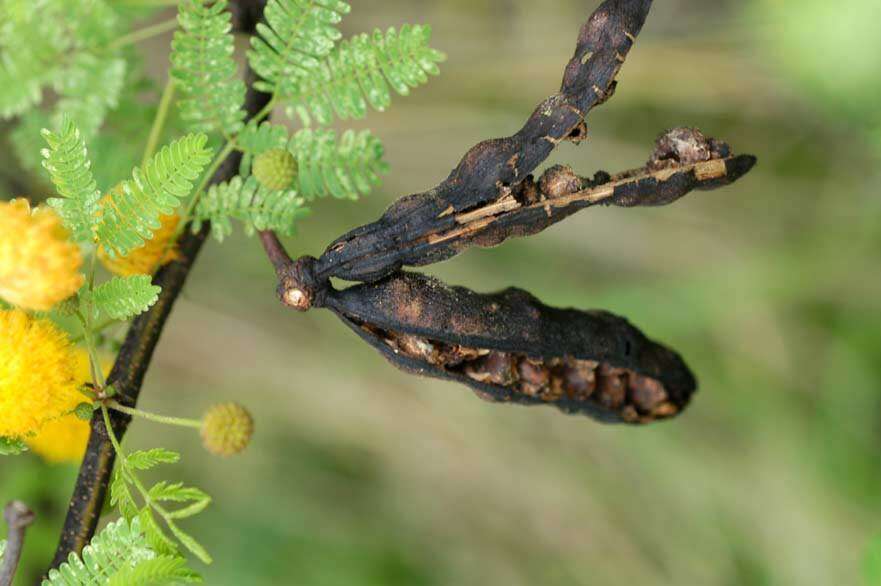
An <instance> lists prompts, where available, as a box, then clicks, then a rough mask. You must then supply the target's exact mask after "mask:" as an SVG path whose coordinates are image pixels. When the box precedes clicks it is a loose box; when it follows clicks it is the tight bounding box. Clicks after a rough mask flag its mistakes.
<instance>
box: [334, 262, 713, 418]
mask: <svg viewBox="0 0 881 586" xmlns="http://www.w3.org/2000/svg"><path fill="white" fill-rule="evenodd" d="M322 301H323V303H324V306H325V307H327V308H329V309H330V310H332V311H333V312H334V313H335V314H337V316H338V317H339V318H340V319H341V320H342V321H343V322H345V323H346V324H347V325H348V326H349V327H350V328H352V330H354V331H355V332H356V333H357V334H358V335H359V336H360V337H361V338H363V339H364V340H366V341H367V342H368V343H369V344H370V345H371V346H373V347H374V348H376V349H377V350H379V351H380V352H381V353H382V354H383V355H384V356H385V358H386V359H388V360H389V361H390V362H391V363H392V364H394V365H395V366H397V367H398V368H400V369H402V370H404V371H407V372H411V373H415V374H419V375H424V376H431V377H435V378H440V379H446V380H452V381H456V382H459V383H463V384H465V385H467V386H469V387H471V388H472V389H473V390H474V391H475V392H476V393H477V394H478V396H480V397H481V398H483V399H486V400H489V401H494V402H505V403H514V404H521V405H553V406H555V407H557V408H559V409H560V410H562V411H564V412H567V413H579V414H584V415H588V416H590V417H592V418H594V419H597V420H600V421H604V422H609V423H616V422H626V423H649V422H652V421H655V420H659V419H666V418H669V417H672V416H675V415H677V414H678V413H680V412H681V411H682V410H683V409H684V408H685V406H686V405H687V404H688V402H689V399H690V398H691V395H692V394H693V393H694V391H695V389H696V382H695V379H694V376H693V375H692V373H691V371H690V370H689V369H688V367H687V366H686V365H685V363H684V362H683V360H682V358H681V357H680V356H679V355H678V354H677V353H676V352H674V351H672V350H670V349H669V348H667V347H665V346H663V345H661V344H658V343H656V342H653V341H652V340H649V339H648V338H647V337H646V336H645V335H644V334H643V333H642V332H640V331H639V330H638V329H637V328H635V327H634V326H632V325H631V324H630V323H629V322H628V321H627V320H625V319H624V318H621V317H618V316H616V315H613V314H611V313H609V312H606V311H580V310H576V309H558V308H553V307H549V306H547V305H544V304H543V303H541V302H540V301H539V300H538V299H536V298H535V297H534V296H532V295H531V294H530V293H528V292H526V291H523V290H520V289H514V288H510V289H506V290H504V291H501V292H498V293H493V294H480V293H475V292H474V291H471V290H469V289H466V288H464V287H451V286H448V285H446V284H444V283H442V282H441V281H438V280H437V279H434V278H431V277H426V276H424V275H421V274H418V273H407V272H399V273H395V274H394V275H392V276H390V277H389V278H387V279H384V280H381V281H378V282H375V283H370V284H361V285H356V286H353V287H349V288H347V289H344V290H341V291H337V290H330V291H327V293H326V296H325V297H324V298H323V300H322Z"/></svg>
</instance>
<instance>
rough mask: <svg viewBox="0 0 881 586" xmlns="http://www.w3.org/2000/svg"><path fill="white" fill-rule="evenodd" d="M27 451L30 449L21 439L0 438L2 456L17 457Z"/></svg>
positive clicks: (0, 453)
mask: <svg viewBox="0 0 881 586" xmlns="http://www.w3.org/2000/svg"><path fill="white" fill-rule="evenodd" d="M27 449H28V447H27V446H26V445H25V443H24V442H23V441H21V440H20V439H15V438H11V437H3V436H0V456H17V455H19V454H21V453H23V452H26V451H27Z"/></svg>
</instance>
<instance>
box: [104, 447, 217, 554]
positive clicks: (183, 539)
mask: <svg viewBox="0 0 881 586" xmlns="http://www.w3.org/2000/svg"><path fill="white" fill-rule="evenodd" d="M118 455H119V458H120V461H119V464H118V466H117V467H116V469H115V470H114V473H113V479H112V481H111V483H110V504H111V505H112V506H115V507H117V508H118V509H119V512H120V514H121V515H122V516H123V517H124V518H125V519H128V520H130V521H132V522H135V520H138V521H139V522H140V524H141V526H142V527H143V528H144V533H145V535H146V537H147V540H148V541H149V543H150V546H151V547H152V548H153V549H155V550H156V551H157V552H159V553H162V554H165V555H175V554H176V553H177V544H176V543H175V541H174V540H172V539H171V538H170V537H169V536H168V535H167V534H166V533H165V531H163V529H162V527H161V526H160V525H159V523H158V522H157V520H156V517H155V516H154V513H155V514H156V515H159V517H160V518H161V519H162V520H163V522H164V523H165V526H166V527H167V528H168V531H169V532H170V533H171V534H172V535H173V536H174V537H175V539H177V541H178V542H179V543H181V544H182V545H183V546H184V547H185V548H186V549H187V550H189V551H190V552H191V553H192V554H193V555H195V556H196V557H198V558H199V559H200V560H202V561H203V562H205V563H206V564H210V563H211V556H210V555H209V554H208V552H207V551H206V550H205V548H204V547H202V545H201V544H199V542H197V541H196V540H195V539H194V538H193V537H192V536H191V535H189V534H188V533H186V532H185V531H183V530H182V529H181V528H180V527H179V526H178V525H177V523H176V521H177V520H178V519H185V518H188V517H192V516H193V515H196V514H198V513H201V512H202V511H203V510H205V508H206V507H207V506H208V505H209V504H210V503H211V497H210V496H208V495H207V494H206V493H205V492H203V491H201V490H199V489H198V488H192V487H188V486H184V485H183V484H182V483H168V482H166V481H160V482H158V483H157V484H154V485H153V486H152V487H151V488H150V489H147V488H145V486H144V484H143V483H142V482H141V481H140V479H139V478H138V477H137V474H136V473H137V472H139V471H144V470H151V469H153V468H155V467H156V466H158V465H160V464H176V463H177V462H178V461H180V454H178V453H177V452H173V451H171V450H166V449H163V448H153V449H150V450H143V451H136V452H132V453H131V454H127V455H126V454H123V453H119V454H118ZM134 491H137V493H138V494H139V496H140V498H141V500H142V501H143V502H144V506H143V507H141V506H139V505H138V503H137V501H136V500H135V492H134ZM168 503H171V504H178V505H182V506H180V507H179V508H177V509H169V508H168Z"/></svg>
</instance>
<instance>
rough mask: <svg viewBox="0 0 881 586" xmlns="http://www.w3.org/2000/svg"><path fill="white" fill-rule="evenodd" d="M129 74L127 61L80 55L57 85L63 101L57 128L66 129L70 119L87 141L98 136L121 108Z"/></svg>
mask: <svg viewBox="0 0 881 586" xmlns="http://www.w3.org/2000/svg"><path fill="white" fill-rule="evenodd" d="M125 74H126V62H125V60H124V59H121V58H118V57H112V56H106V55H101V56H96V55H92V54H89V53H82V54H78V55H76V56H75V57H74V58H73V59H72V61H71V65H70V69H69V71H68V72H67V74H66V75H65V76H64V77H63V78H62V79H60V80H59V81H58V83H57V84H56V88H55V89H56V91H57V92H58V95H59V100H58V102H57V103H56V104H55V114H54V115H53V120H54V121H55V124H54V125H53V126H54V127H55V128H62V127H63V122H62V118H63V117H64V116H68V117H69V118H70V119H71V120H73V121H74V122H75V123H76V125H77V127H78V128H79V129H80V132H81V133H82V135H83V137H85V138H91V137H93V136H95V135H96V134H97V132H98V129H99V128H100V127H101V124H103V123H104V119H105V118H106V116H107V113H108V112H109V111H110V110H112V109H114V108H116V107H117V105H118V104H119V97H120V94H121V93H122V88H123V83H124V82H125ZM62 113H63V114H62Z"/></svg>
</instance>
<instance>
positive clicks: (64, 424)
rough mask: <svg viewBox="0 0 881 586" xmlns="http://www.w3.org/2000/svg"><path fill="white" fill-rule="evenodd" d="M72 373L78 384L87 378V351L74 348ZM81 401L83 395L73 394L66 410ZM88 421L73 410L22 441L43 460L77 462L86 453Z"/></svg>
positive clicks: (90, 375)
mask: <svg viewBox="0 0 881 586" xmlns="http://www.w3.org/2000/svg"><path fill="white" fill-rule="evenodd" d="M107 370H109V365H105V368H104V371H105V372H104V374H105V375H106V374H107ZM74 376H75V377H76V381H77V383H79V384H84V383H87V382H89V381H90V380H91V378H92V374H91V371H90V369H89V354H88V352H86V351H85V350H82V349H79V350H77V352H76V365H75V367H74ZM84 401H85V397H83V396H82V395H79V394H78V395H77V397H74V398H72V400H71V402H70V403H69V405H68V409H67V410H68V411H72V410H73V409H74V408H75V407H76V406H77V405H79V404H80V403H82V402H84ZM89 430H90V427H89V422H88V421H83V420H82V419H80V418H79V417H77V416H76V415H75V414H73V413H70V414H68V415H62V416H61V417H59V418H58V419H54V420H52V421H50V422H48V423H47V424H46V425H44V426H43V429H41V430H40V431H39V432H37V435H35V436H33V437H29V438H27V439H26V440H25V441H26V443H27V445H28V447H30V449H31V450H32V451H33V452H34V453H36V454H38V455H39V456H41V457H42V458H43V459H44V460H46V461H47V462H52V463H61V462H79V461H80V460H82V459H83V454H85V453H86V444H87V443H88V442H89Z"/></svg>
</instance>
